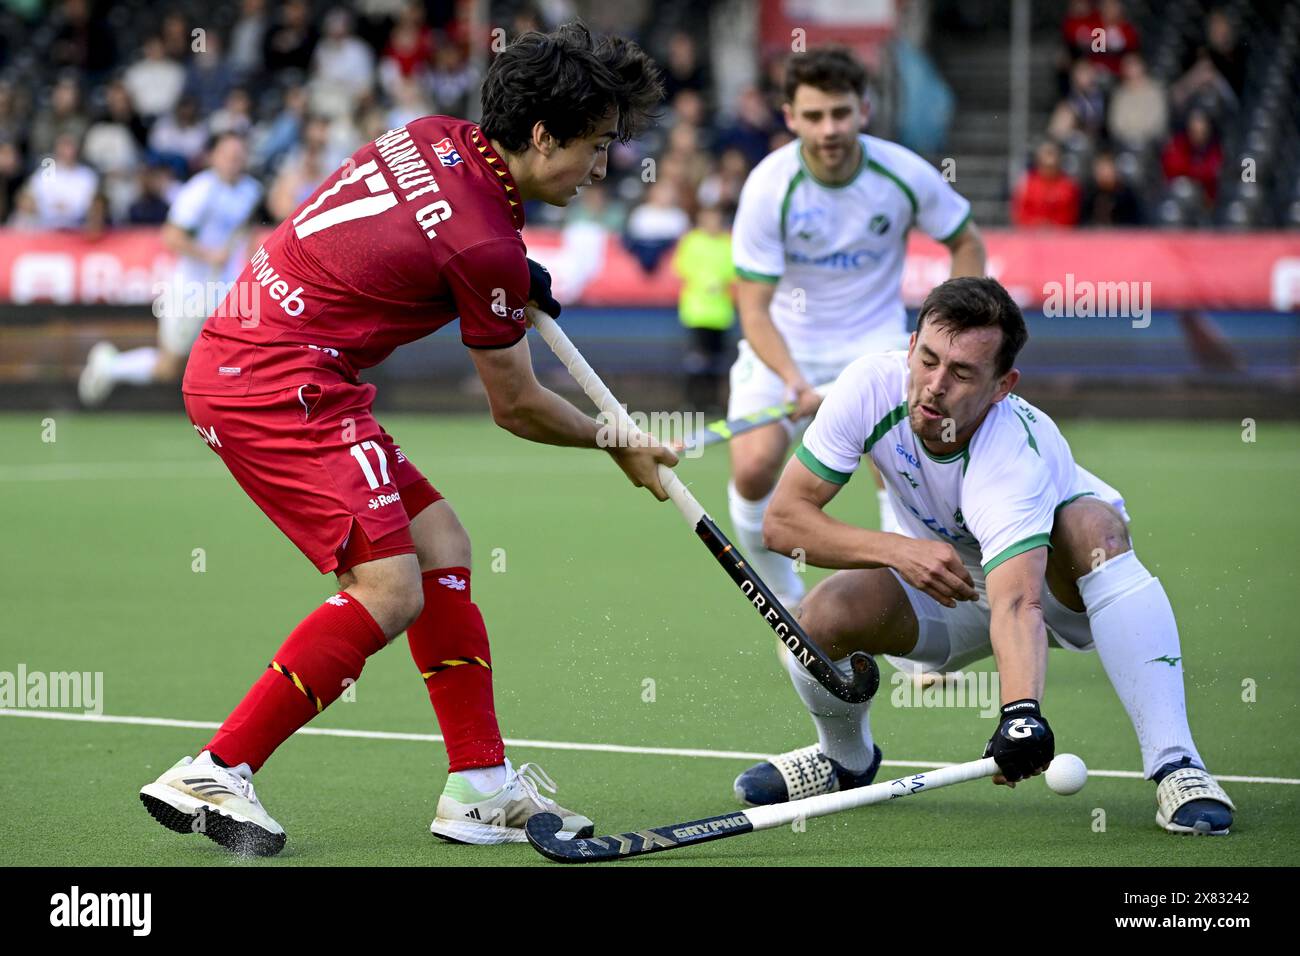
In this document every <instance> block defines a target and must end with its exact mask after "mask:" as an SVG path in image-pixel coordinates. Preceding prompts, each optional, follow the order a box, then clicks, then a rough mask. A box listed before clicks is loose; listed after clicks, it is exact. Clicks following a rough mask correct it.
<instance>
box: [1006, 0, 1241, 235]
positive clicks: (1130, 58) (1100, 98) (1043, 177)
mask: <svg viewBox="0 0 1300 956" xmlns="http://www.w3.org/2000/svg"><path fill="white" fill-rule="evenodd" d="M1060 43H1061V48H1060V53H1059V58H1058V64H1059V66H1058V84H1059V87H1060V93H1061V98H1060V100H1059V102H1058V103H1057V104H1056V107H1055V109H1053V110H1052V113H1051V116H1050V119H1049V121H1048V124H1047V129H1046V131H1045V136H1044V137H1043V139H1042V140H1041V142H1040V143H1039V144H1038V145H1037V147H1036V149H1035V150H1034V156H1033V161H1032V163H1031V165H1030V167H1029V169H1028V170H1026V172H1025V174H1024V175H1023V177H1022V178H1021V179H1020V181H1019V182H1018V183H1017V184H1016V186H1015V188H1014V191H1013V194H1012V203H1011V221H1012V223H1013V224H1015V225H1017V226H1043V225H1051V226H1101V227H1117V226H1118V227H1123V226H1141V225H1150V224H1156V221H1157V215H1156V214H1157V210H1156V209H1155V208H1152V200H1153V199H1156V198H1158V197H1160V196H1162V195H1165V196H1170V197H1173V198H1174V199H1175V204H1174V205H1172V206H1170V207H1169V208H1170V210H1171V211H1173V212H1177V211H1178V210H1179V209H1180V208H1181V209H1184V210H1186V211H1187V213H1188V214H1187V216H1186V217H1185V218H1186V219H1187V220H1189V222H1188V223H1186V224H1202V223H1203V222H1204V221H1205V220H1206V218H1207V217H1209V216H1210V214H1211V213H1212V212H1213V210H1214V208H1215V205H1216V202H1217V201H1218V199H1219V186H1220V179H1221V176H1222V174H1223V168H1224V162H1225V149H1224V143H1223V129H1224V126H1225V125H1227V124H1228V123H1230V122H1231V121H1233V120H1234V119H1236V118H1237V117H1238V116H1239V115H1240V113H1241V111H1242V109H1243V106H1244V104H1245V102H1246V81H1247V52H1248V51H1247V44H1246V42H1245V41H1244V39H1243V38H1242V36H1241V35H1240V33H1239V30H1238V27H1237V25H1236V23H1235V22H1234V20H1233V18H1232V16H1230V14H1229V12H1228V11H1227V10H1225V9H1222V8H1214V9H1211V10H1209V11H1208V12H1207V13H1206V14H1205V15H1204V17H1203V20H1202V22H1201V23H1200V24H1199V29H1198V30H1197V37H1196V39H1195V41H1194V42H1192V43H1189V44H1187V45H1186V47H1185V49H1184V50H1183V51H1182V53H1181V55H1180V56H1179V57H1178V60H1177V67H1176V69H1177V77H1176V79H1174V81H1173V82H1171V83H1166V82H1164V81H1163V80H1162V79H1160V78H1159V77H1158V76H1155V75H1153V73H1152V71H1151V70H1150V68H1149V65H1148V62H1147V59H1146V57H1145V56H1144V52H1143V46H1144V44H1143V37H1142V35H1141V33H1140V31H1139V30H1138V28H1137V26H1136V25H1135V24H1134V23H1133V22H1132V21H1131V20H1130V19H1129V17H1128V15H1127V12H1126V10H1125V6H1124V3H1123V2H1122V0H1100V2H1096V3H1094V2H1093V0H1071V2H1070V3H1069V7H1068V10H1067V13H1066V16H1065V18H1064V20H1063V22H1062V26H1061V40H1060ZM1167 224H1169V225H1182V224H1185V223H1183V222H1179V221H1174V222H1169V223H1167Z"/></svg>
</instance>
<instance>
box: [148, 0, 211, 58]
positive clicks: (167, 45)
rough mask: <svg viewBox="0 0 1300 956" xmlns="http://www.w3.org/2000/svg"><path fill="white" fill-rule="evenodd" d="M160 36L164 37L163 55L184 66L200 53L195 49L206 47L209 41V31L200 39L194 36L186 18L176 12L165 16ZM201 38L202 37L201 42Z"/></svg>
mask: <svg viewBox="0 0 1300 956" xmlns="http://www.w3.org/2000/svg"><path fill="white" fill-rule="evenodd" d="M158 35H159V36H160V37H162V45H163V53H164V54H165V55H166V56H167V57H169V58H171V59H173V60H175V61H176V62H177V63H180V64H181V65H182V66H183V65H185V64H186V63H188V62H189V60H190V57H191V56H192V55H193V54H194V53H196V52H198V51H197V50H196V49H195V48H196V47H197V46H206V45H207V41H208V39H209V31H207V30H204V32H203V33H201V34H199V36H198V37H196V36H193V35H192V34H191V33H190V28H189V26H188V25H187V24H186V23H185V16H184V15H183V14H181V13H179V12H177V11H175V10H173V11H171V12H170V13H167V14H165V15H164V16H163V19H162V26H161V27H160V28H159V30H158ZM200 37H202V40H201V42H200V40H199V38H200Z"/></svg>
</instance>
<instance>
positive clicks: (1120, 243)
mask: <svg viewBox="0 0 1300 956" xmlns="http://www.w3.org/2000/svg"><path fill="white" fill-rule="evenodd" d="M984 236H985V241H986V244H987V246H988V251H989V272H990V274H991V275H993V276H995V277H997V278H998V279H999V280H1000V281H1001V282H1002V284H1003V285H1005V286H1006V287H1007V288H1008V290H1010V291H1011V293H1012V295H1013V296H1015V298H1016V299H1017V301H1019V302H1020V303H1021V304H1022V305H1025V306H1030V307H1036V306H1039V305H1041V304H1042V303H1043V301H1044V300H1045V299H1048V298H1049V297H1051V296H1054V295H1055V296H1057V297H1060V296H1065V297H1066V298H1070V297H1072V296H1074V295H1075V293H1076V290H1079V289H1084V288H1088V287H1096V286H1101V285H1104V284H1112V283H1130V284H1131V283H1138V284H1139V285H1141V284H1142V283H1150V286H1149V287H1146V289H1149V297H1148V298H1147V299H1146V301H1149V302H1150V303H1151V304H1152V306H1153V307H1154V308H1156V309H1170V308H1181V307H1199V308H1212V309H1261V310H1274V311H1280V312H1291V311H1297V310H1300V234H1297V233H1287V232H1275V233H1251V234H1231V233H1229V234H1225V233H1212V232H1182V233H1179V232H1147V231H1125V232H1088V231H1072V230H1060V231H1056V230H1041V231H1014V232H1013V231H1009V230H994V229H988V230H985V231H984ZM524 238H525V240H526V241H527V243H528V247H529V250H530V252H531V253H532V254H533V255H534V257H535V258H537V259H539V260H540V261H542V262H543V263H544V264H545V265H547V266H548V267H549V268H550V269H551V272H552V274H553V275H554V277H555V282H556V292H557V297H558V298H559V299H560V301H562V302H566V303H572V304H574V305H588V306H601V307H644V306H672V305H674V304H675V303H676V301H677V280H676V278H675V277H674V276H673V273H672V268H671V257H670V256H665V257H664V258H663V260H662V261H661V262H660V263H659V266H658V267H657V268H656V269H655V270H654V271H653V272H651V273H646V272H645V271H644V270H643V269H642V268H641V266H640V265H639V264H638V262H637V260H636V259H634V258H633V257H632V256H631V255H629V254H628V253H627V251H626V250H624V249H623V247H622V245H621V244H620V243H619V240H618V238H617V237H613V236H609V235H606V234H604V233H601V232H596V231H593V230H589V229H583V228H580V229H574V230H568V231H561V230H553V229H550V230H546V229H526V230H525V231H524ZM172 263H173V258H172V256H171V254H170V253H168V252H167V251H166V250H165V249H163V247H162V244H161V243H160V242H159V240H158V233H157V231H156V230H152V229H126V230H120V231H115V232H110V233H106V234H104V235H103V236H101V237H99V238H97V239H90V238H86V237H84V236H80V235H77V234H75V233H57V232H17V231H11V230H0V303H12V304H24V303H32V302H52V303H85V304H95V303H115V304H130V303H140V304H144V303H148V302H151V301H152V300H153V297H154V295H155V286H156V285H159V284H161V283H163V282H164V281H165V280H166V279H167V277H168V275H169V273H170V270H171V266H172ZM947 276H948V251H947V250H946V249H945V248H943V247H942V246H940V245H938V244H937V243H935V242H933V241H931V240H930V239H927V238H925V237H924V236H920V235H916V234H913V235H912V237H911V240H910V243H909V246H908V257H907V265H906V268H905V270H904V275H903V297H904V299H905V301H906V302H907V303H908V304H909V305H913V306H914V305H917V304H919V303H920V301H921V299H922V298H924V296H925V294H926V292H928V291H929V290H930V289H931V288H932V287H933V286H935V285H937V284H938V283H939V282H942V281H943V280H944V279H945V278H947ZM1144 295H1146V290H1145V289H1144Z"/></svg>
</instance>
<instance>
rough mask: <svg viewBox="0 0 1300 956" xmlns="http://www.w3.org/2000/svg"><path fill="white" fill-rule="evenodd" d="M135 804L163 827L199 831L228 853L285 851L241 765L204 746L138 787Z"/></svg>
mask: <svg viewBox="0 0 1300 956" xmlns="http://www.w3.org/2000/svg"><path fill="white" fill-rule="evenodd" d="M140 802H142V803H143V804H144V806H145V809H146V810H148V811H149V813H150V815H152V816H153V818H154V819H155V820H157V821H158V822H159V823H161V824H162V825H163V826H165V827H167V829H169V830H175V831H176V832H177V833H202V834H203V835H204V836H206V837H207V838H208V839H209V840H212V841H214V842H216V843H219V844H221V845H222V846H223V847H225V848H226V849H227V850H230V851H231V852H232V853H238V854H240V855H242V856H274V855H275V854H277V853H279V852H280V851H281V850H282V849H284V842H285V834H284V828H283V827H281V826H280V824H278V823H276V822H275V821H274V820H272V819H271V816H270V814H268V813H267V812H266V810H265V809H264V808H263V807H262V802H261V801H260V800H258V799H257V793H256V792H255V791H254V790H253V771H252V769H251V768H250V767H249V766H248V764H246V763H241V764H240V765H239V766H238V767H223V766H221V765H220V764H218V763H215V762H214V761H213V760H212V756H211V755H210V754H209V753H208V752H207V751H206V750H205V751H203V752H202V753H201V754H199V756H198V759H197V760H196V759H193V758H191V757H184V758H182V759H181V761H180V762H179V763H177V764H176V766H174V767H172V768H171V769H170V770H168V771H166V772H165V773H164V774H163V775H162V776H161V777H159V778H158V779H157V780H155V781H154V782H153V783H150V784H146V785H145V786H143V787H141V788H140Z"/></svg>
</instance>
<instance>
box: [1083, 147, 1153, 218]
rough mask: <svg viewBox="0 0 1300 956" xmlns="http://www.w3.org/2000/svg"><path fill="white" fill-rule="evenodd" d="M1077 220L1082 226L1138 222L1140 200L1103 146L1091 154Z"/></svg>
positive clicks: (1140, 211)
mask: <svg viewBox="0 0 1300 956" xmlns="http://www.w3.org/2000/svg"><path fill="white" fill-rule="evenodd" d="M1079 220H1080V223H1081V224H1082V225H1085V226H1140V225H1142V221H1143V213H1142V203H1141V201H1140V200H1139V199H1138V195H1137V193H1136V192H1134V190H1133V188H1132V187H1131V186H1129V184H1128V183H1127V182H1125V181H1124V178H1123V177H1122V176H1120V174H1119V169H1118V167H1117V166H1116V165H1115V157H1114V156H1113V155H1111V154H1110V153H1109V152H1106V151H1105V150H1103V151H1101V152H1099V153H1097V154H1096V155H1095V156H1093V158H1092V179H1091V181H1090V182H1089V183H1088V189H1087V190H1086V191H1085V193H1084V197H1083V208H1082V213H1081V215H1080V217H1079Z"/></svg>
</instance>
